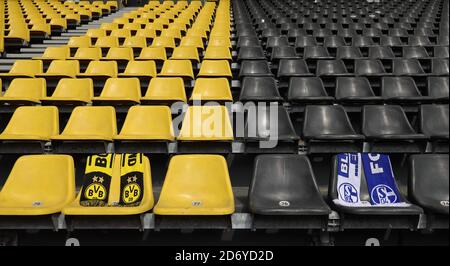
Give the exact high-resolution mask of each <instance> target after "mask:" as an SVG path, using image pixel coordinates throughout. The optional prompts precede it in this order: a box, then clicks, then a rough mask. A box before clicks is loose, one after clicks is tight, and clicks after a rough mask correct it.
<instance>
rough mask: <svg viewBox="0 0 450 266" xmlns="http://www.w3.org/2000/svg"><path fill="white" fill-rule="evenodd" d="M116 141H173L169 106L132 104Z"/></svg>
mask: <svg viewBox="0 0 450 266" xmlns="http://www.w3.org/2000/svg"><path fill="white" fill-rule="evenodd" d="M114 140H116V141H124V142H130V141H173V140H175V136H174V131H173V126H172V116H171V112H170V108H169V107H167V106H132V107H131V108H130V109H129V110H128V114H127V117H126V119H125V122H124V125H123V127H122V130H121V131H120V133H119V135H117V136H115V137H114Z"/></svg>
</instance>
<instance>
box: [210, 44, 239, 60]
mask: <svg viewBox="0 0 450 266" xmlns="http://www.w3.org/2000/svg"><path fill="white" fill-rule="evenodd" d="M203 60H228V61H232V57H231V53H230V48H228V47H225V46H209V45H208V48H206V52H205V56H204V57H203Z"/></svg>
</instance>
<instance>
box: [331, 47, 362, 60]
mask: <svg viewBox="0 0 450 266" xmlns="http://www.w3.org/2000/svg"><path fill="white" fill-rule="evenodd" d="M362 57H363V55H362V53H361V50H360V49H359V48H358V47H353V46H340V47H337V51H336V59H358V58H362Z"/></svg>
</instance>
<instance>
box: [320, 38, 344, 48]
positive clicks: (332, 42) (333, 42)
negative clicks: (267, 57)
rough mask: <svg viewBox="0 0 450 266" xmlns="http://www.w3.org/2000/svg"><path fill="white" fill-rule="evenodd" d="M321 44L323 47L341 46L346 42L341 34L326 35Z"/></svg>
mask: <svg viewBox="0 0 450 266" xmlns="http://www.w3.org/2000/svg"><path fill="white" fill-rule="evenodd" d="M323 45H324V46H325V47H331V48H338V47H342V46H346V45H347V43H346V41H345V39H344V37H341V36H327V37H325V39H324V41H323Z"/></svg>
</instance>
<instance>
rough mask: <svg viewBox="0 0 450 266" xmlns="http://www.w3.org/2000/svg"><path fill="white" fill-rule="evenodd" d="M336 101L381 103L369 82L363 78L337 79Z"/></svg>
mask: <svg viewBox="0 0 450 266" xmlns="http://www.w3.org/2000/svg"><path fill="white" fill-rule="evenodd" d="M335 97H336V100H338V101H339V102H341V103H349V104H358V103H361V104H367V103H371V102H378V101H381V100H382V98H381V97H377V96H375V93H374V92H373V90H372V87H371V86H370V83H369V80H368V79H367V78H365V77H339V78H337V81H336V91H335Z"/></svg>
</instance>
